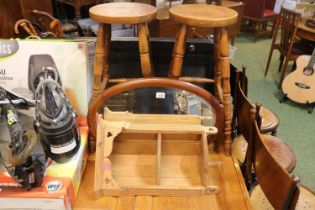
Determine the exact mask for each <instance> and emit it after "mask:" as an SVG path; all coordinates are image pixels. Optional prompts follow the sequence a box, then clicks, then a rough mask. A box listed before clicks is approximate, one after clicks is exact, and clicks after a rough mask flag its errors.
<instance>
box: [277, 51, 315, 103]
mask: <svg viewBox="0 0 315 210" xmlns="http://www.w3.org/2000/svg"><path fill="white" fill-rule="evenodd" d="M296 66H297V68H296V70H295V71H293V72H292V73H290V74H289V75H288V76H286V77H285V78H284V80H283V82H282V91H283V93H284V94H285V96H286V97H288V98H289V99H291V100H292V101H295V102H297V103H301V104H311V103H314V102H315V72H314V71H315V48H314V50H313V53H312V56H309V55H301V56H299V57H298V58H297V60H296Z"/></svg>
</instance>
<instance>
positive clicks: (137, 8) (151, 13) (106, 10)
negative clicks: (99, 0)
mask: <svg viewBox="0 0 315 210" xmlns="http://www.w3.org/2000/svg"><path fill="white" fill-rule="evenodd" d="M156 11H157V9H156V8H155V7H153V6H151V5H149V4H143V3H135V2H115V3H105V4H99V5H96V6H94V7H92V8H91V9H90V11H89V12H90V18H92V19H94V20H96V21H98V22H100V23H107V24H113V23H116V24H138V23H145V22H150V21H151V20H153V19H154V18H155V17H156Z"/></svg>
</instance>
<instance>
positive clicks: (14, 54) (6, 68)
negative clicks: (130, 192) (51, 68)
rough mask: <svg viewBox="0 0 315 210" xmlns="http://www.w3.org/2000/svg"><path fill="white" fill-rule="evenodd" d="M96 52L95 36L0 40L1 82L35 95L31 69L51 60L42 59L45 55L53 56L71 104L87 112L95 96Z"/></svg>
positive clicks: (2, 84)
mask: <svg viewBox="0 0 315 210" xmlns="http://www.w3.org/2000/svg"><path fill="white" fill-rule="evenodd" d="M94 52H95V40H93V39H87V40H83V39H80V40H0V85H1V86H3V87H5V88H8V89H10V90H11V91H13V92H16V93H18V94H20V95H23V96H25V97H27V98H29V99H33V98H34V93H33V91H31V90H32V89H31V88H30V84H31V83H32V81H33V80H32V75H33V74H32V72H33V71H34V69H39V70H41V69H42V66H41V65H43V66H44V65H48V64H47V63H51V62H50V61H47V59H42V57H43V55H44V56H46V57H51V58H52V59H50V60H52V61H53V62H54V63H55V66H56V68H57V70H58V72H59V75H60V78H61V81H62V87H63V89H64V90H65V92H66V94H67V95H68V98H69V100H70V102H71V104H72V106H73V107H74V108H75V110H76V111H77V113H78V114H79V115H82V116H86V115H87V111H88V103H89V100H90V98H91V96H92V83H93V63H94ZM40 56H42V57H40ZM45 60H46V62H45ZM48 60H49V59H48ZM40 63H42V64H41V65H40V66H38V65H37V64H40ZM36 72H37V71H36ZM29 80H30V81H29ZM31 80H32V81H31Z"/></svg>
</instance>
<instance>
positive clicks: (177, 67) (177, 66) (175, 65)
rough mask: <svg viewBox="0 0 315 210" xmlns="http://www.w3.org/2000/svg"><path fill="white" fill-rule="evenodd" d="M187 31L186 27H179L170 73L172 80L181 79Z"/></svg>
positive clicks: (182, 25)
mask: <svg viewBox="0 0 315 210" xmlns="http://www.w3.org/2000/svg"><path fill="white" fill-rule="evenodd" d="M186 31H187V27H186V25H184V24H181V25H180V26H179V31H178V34H177V37H176V42H175V44H174V49H173V55H172V61H171V67H170V72H169V77H171V78H179V76H180V75H181V72H182V66H183V59H184V55H185V43H186Z"/></svg>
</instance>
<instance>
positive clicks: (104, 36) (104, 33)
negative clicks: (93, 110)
mask: <svg viewBox="0 0 315 210" xmlns="http://www.w3.org/2000/svg"><path fill="white" fill-rule="evenodd" d="M110 39H111V25H108V24H102V23H100V24H99V29H98V34H97V40H96V50H95V59H94V73H93V74H94V81H93V99H94V98H95V97H96V96H97V95H98V94H99V93H100V92H101V91H102V90H103V89H104V88H105V87H106V84H107V81H108V79H109V64H108V59H109V49H110Z"/></svg>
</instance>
